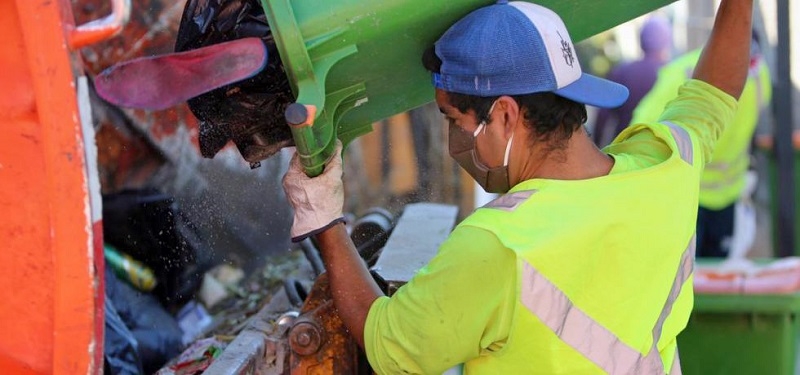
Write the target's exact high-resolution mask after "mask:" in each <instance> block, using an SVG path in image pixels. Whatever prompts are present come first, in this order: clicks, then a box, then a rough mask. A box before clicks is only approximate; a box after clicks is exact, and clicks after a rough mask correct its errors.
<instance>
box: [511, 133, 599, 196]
mask: <svg viewBox="0 0 800 375" xmlns="http://www.w3.org/2000/svg"><path fill="white" fill-rule="evenodd" d="M564 146H565V147H563V148H560V149H555V150H549V151H548V150H547V148H546V147H541V146H539V147H536V146H534V147H533V149H534V151H533V152H534V154H535V155H530V156H529V157H528V158H526V159H525V164H524V165H522V166H521V167H522V168H521V171H519V172H517V173H513V172H512V178H513V176H520V178H517V181H516V182H517V183H519V182H522V181H525V180H529V179H534V178H541V179H550V180H586V179H590V178H596V177H602V176H606V175H608V173H609V172H611V168H613V167H614V159H613V158H611V157H610V156H608V155H607V154H605V153H604V152H602V151H600V149H598V148H597V146H596V145H595V144H594V142H592V140H591V139H590V138H589V136H588V134H586V130H584V128H583V127H581V128H580V129H578V130H577V131H576V132H575V133H573V134H572V137H570V139H569V140H568V141H566V144H565V145H564Z"/></svg>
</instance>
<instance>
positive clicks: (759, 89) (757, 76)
mask: <svg viewBox="0 0 800 375" xmlns="http://www.w3.org/2000/svg"><path fill="white" fill-rule="evenodd" d="M761 64H764V62H763V61H761V60H759V62H758V64H756V66H755V67H753V68H752V69H751V70H752V71H751V72H750V74H752V77H753V78H754V80H755V85H756V95H757V97H758V99H757V100H758V102H757V105H758V110H759V111H761V110H763V109H764V108H766V107H767V104H769V103H767V102H766V101H765V100H764V86H762V85H761V83H762V82H761Z"/></svg>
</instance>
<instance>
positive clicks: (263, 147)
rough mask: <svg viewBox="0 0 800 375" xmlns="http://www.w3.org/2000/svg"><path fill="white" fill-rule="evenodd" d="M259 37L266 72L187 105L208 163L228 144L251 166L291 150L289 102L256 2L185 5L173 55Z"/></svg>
mask: <svg viewBox="0 0 800 375" xmlns="http://www.w3.org/2000/svg"><path fill="white" fill-rule="evenodd" d="M247 37H258V38H261V40H263V41H264V44H265V45H266V46H267V53H268V60H269V61H268V63H267V66H266V67H265V68H264V69H263V70H262V71H261V72H260V73H258V74H257V75H255V76H254V77H252V78H250V79H247V80H244V81H240V82H237V83H234V84H231V85H228V86H224V87H221V88H219V89H216V90H213V91H210V92H208V93H205V94H203V95H200V96H197V97H194V98H192V99H190V100H189V101H188V104H189V109H190V110H191V111H192V113H193V114H194V115H195V117H197V119H198V120H199V121H200V137H199V138H200V153H201V154H202V155H203V157H206V158H212V157H214V155H216V154H217V152H218V151H219V150H220V149H222V147H224V146H225V145H226V144H227V143H228V141H230V140H233V142H234V143H235V144H236V147H237V148H238V149H239V153H240V154H241V155H242V157H243V158H244V159H245V160H246V161H248V162H250V163H251V164H257V163H258V162H259V161H261V160H264V159H266V158H268V157H269V156H272V155H273V154H275V153H277V152H278V151H279V150H280V149H281V148H282V147H286V146H293V145H294V139H293V138H292V133H291V130H290V128H289V125H288V124H287V123H286V119H285V117H284V112H285V110H286V107H287V106H288V105H289V104H291V103H292V102H294V99H295V98H294V95H293V94H292V90H291V87H290V85H289V79H288V78H287V76H286V71H285V70H284V67H283V63H282V62H281V59H280V56H279V54H278V49H277V47H276V46H275V40H274V39H273V37H272V32H271V31H270V28H269V25H268V24H267V19H266V16H265V15H264V10H263V8H262V7H261V3H260V2H259V0H188V1H187V2H186V5H185V7H184V10H183V16H182V18H181V23H180V27H179V28H178V35H177V40H176V42H175V51H176V52H183V51H188V50H193V49H197V48H200V47H205V46H209V45H213V44H218V43H222V42H227V41H231V40H235V39H241V38H247Z"/></svg>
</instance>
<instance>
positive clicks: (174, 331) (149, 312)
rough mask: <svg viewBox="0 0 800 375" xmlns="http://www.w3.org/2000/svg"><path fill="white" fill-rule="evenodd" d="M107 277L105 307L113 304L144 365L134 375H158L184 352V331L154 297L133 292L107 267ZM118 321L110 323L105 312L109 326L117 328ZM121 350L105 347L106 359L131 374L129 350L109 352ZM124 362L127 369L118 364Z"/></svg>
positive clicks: (114, 347) (123, 372)
mask: <svg viewBox="0 0 800 375" xmlns="http://www.w3.org/2000/svg"><path fill="white" fill-rule="evenodd" d="M105 277H106V279H105V280H106V304H107V305H106V306H108V304H109V303H110V304H111V305H112V308H113V310H114V311H115V312H116V315H117V317H118V318H119V321H121V322H122V323H123V324H124V325H125V328H127V329H128V333H129V336H128V337H130V338H132V339H133V340H134V342H135V357H136V358H138V360H139V362H140V364H141V371H140V372H138V373H135V374H142V373H145V374H152V373H155V372H156V371H158V370H159V369H160V368H161V367H162V366H163V365H164V364H166V363H167V361H169V360H170V359H172V358H174V357H176V356H178V355H179V354H180V353H181V349H182V339H183V331H182V330H181V328H180V325H178V321H177V319H175V317H174V316H172V315H171V314H170V313H169V312H167V310H165V309H164V307H163V306H161V303H160V302H159V301H158V299H156V298H155V297H154V296H153V295H151V294H149V293H143V292H140V291H138V290H136V289H134V288H133V287H131V286H130V285H128V284H127V283H125V282H124V281H122V280H120V279H119V278H117V276H116V275H114V272H113V271H112V270H111V269H110V268H109V267H106V275H105ZM119 321H116V320H115V319H110V320H109V319H108V311H107V312H106V327H108V326H109V324H110V323H112V324H114V325H115V327H117V326H118V325H119ZM115 342H116V341H115ZM118 347H119V348H122V345H118V344H115V345H113V346H112V347H106V349H105V354H106V357H107V358H108V359H111V362H110V363H111V364H114V365H117V367H120V368H121V369H122V370H121V371H122V372H120V373H121V374H128V372H127V370H129V369H131V367H130V366H128V365H127V363H128V362H129V359H130V358H132V356H131V354H130V351H129V350H125V351H120V350H115V351H114V352H113V353H112V352H109V350H111V349H116V348H118ZM120 354H122V355H120ZM123 362H124V363H125V364H126V367H124V368H123V367H121V366H119V365H118V364H122V363H123ZM113 373H115V374H116V373H117V372H113Z"/></svg>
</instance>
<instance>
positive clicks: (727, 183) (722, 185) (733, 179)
mask: <svg viewBox="0 0 800 375" xmlns="http://www.w3.org/2000/svg"><path fill="white" fill-rule="evenodd" d="M744 178H745V177H744V176H742V175H736V176H726V177H725V179H724V180H722V181H715V182H702V181H701V182H700V189H702V190H705V191H710V190H722V189H727V188H729V187H731V186H732V185H733V184H736V183H738V182H740V181H742V180H744Z"/></svg>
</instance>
